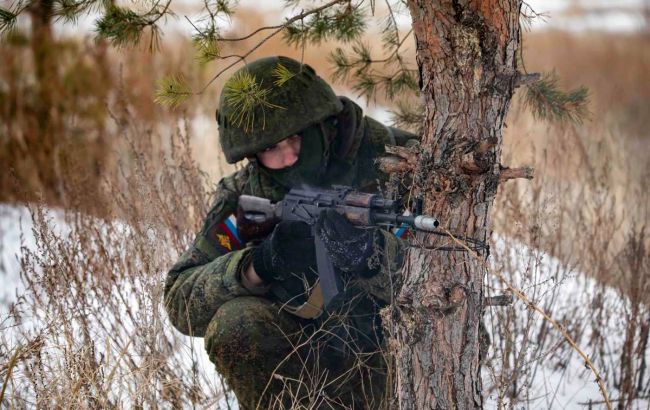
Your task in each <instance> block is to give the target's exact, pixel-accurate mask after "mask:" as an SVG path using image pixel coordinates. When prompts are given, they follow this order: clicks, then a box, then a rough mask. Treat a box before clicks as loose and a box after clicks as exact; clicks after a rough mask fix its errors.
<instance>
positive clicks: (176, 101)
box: [154, 75, 193, 108]
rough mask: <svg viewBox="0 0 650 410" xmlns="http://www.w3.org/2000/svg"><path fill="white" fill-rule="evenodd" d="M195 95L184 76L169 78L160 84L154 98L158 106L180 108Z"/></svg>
mask: <svg viewBox="0 0 650 410" xmlns="http://www.w3.org/2000/svg"><path fill="white" fill-rule="evenodd" d="M192 95H193V93H192V89H191V88H190V86H189V84H188V83H187V81H186V79H185V77H183V76H182V75H178V76H168V77H165V78H163V79H162V80H160V81H159V82H158V89H157V90H156V94H155V97H154V101H155V102H156V103H157V104H161V105H165V106H168V107H172V108H174V107H178V106H179V105H181V104H182V103H184V102H185V101H187V99H189V98H190V97H191V96H192Z"/></svg>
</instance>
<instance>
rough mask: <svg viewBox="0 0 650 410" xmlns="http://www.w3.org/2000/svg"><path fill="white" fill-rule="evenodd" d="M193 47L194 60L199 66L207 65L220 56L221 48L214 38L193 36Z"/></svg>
mask: <svg viewBox="0 0 650 410" xmlns="http://www.w3.org/2000/svg"><path fill="white" fill-rule="evenodd" d="M194 47H196V60H197V61H198V62H199V63H200V64H207V63H209V62H210V61H212V60H215V59H217V58H219V57H220V56H221V46H220V44H219V41H218V40H217V38H216V37H215V36H204V35H197V36H195V37H194Z"/></svg>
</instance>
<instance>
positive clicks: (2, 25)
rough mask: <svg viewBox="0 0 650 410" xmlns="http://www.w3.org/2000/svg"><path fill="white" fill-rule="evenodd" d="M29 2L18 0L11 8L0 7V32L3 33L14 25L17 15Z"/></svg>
mask: <svg viewBox="0 0 650 410" xmlns="http://www.w3.org/2000/svg"><path fill="white" fill-rule="evenodd" d="M28 5H29V3H23V2H22V1H18V2H17V3H16V4H15V5H14V6H13V7H12V8H11V9H8V8H4V7H0V34H5V33H6V32H8V31H11V30H13V29H14V27H16V21H18V16H19V15H20V14H21V13H22V12H23V11H25V10H26V9H27V6H28Z"/></svg>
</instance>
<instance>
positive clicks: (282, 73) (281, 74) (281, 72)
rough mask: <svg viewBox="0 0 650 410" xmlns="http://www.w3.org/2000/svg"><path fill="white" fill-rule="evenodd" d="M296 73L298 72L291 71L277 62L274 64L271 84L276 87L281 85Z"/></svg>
mask: <svg viewBox="0 0 650 410" xmlns="http://www.w3.org/2000/svg"><path fill="white" fill-rule="evenodd" d="M297 74H298V73H292V72H291V70H289V69H288V68H287V67H285V66H283V65H282V64H279V63H278V65H276V66H275V68H274V69H273V77H275V81H273V85H275V86H276V87H282V86H283V85H285V84H286V83H287V82H288V81H289V80H291V79H292V78H293V77H295V76H296V75H297Z"/></svg>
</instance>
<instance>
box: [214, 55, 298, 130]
mask: <svg viewBox="0 0 650 410" xmlns="http://www.w3.org/2000/svg"><path fill="white" fill-rule="evenodd" d="M277 70H280V71H282V69H280V68H278V67H276V69H275V70H274V72H275V71H277ZM285 70H286V69H285ZM286 71H288V70H286ZM223 92H224V103H225V105H226V106H228V110H229V111H231V114H230V115H229V119H230V120H231V121H233V122H234V123H235V124H236V125H237V127H242V128H244V131H245V132H247V133H248V132H251V131H253V127H254V125H255V115H256V113H258V112H259V111H261V114H262V129H264V126H265V121H264V115H265V110H266V109H267V108H272V109H284V107H281V106H279V105H276V104H271V103H270V102H268V101H267V96H268V94H269V93H270V92H271V89H270V88H264V87H263V85H262V84H261V83H260V82H257V80H256V79H255V76H254V75H252V74H251V73H249V72H248V71H246V70H242V71H240V72H238V73H236V74H235V75H233V76H232V77H231V78H230V79H229V80H228V82H226V84H225V85H224V88H223Z"/></svg>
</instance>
